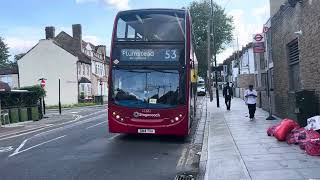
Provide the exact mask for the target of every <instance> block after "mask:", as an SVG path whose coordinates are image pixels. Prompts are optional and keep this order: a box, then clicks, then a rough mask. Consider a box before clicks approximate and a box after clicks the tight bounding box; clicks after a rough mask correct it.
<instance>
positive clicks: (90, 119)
mask: <svg viewBox="0 0 320 180" xmlns="http://www.w3.org/2000/svg"><path fill="white" fill-rule="evenodd" d="M104 116H106V114H102V115H99V116H96V117H92V118H89V119H86V120H83V121H79V122H75V123H73V124H68V125H66V126H62V127H58V128H55V129H51V130H48V131H45V132H41V133H39V134H36V135H34V137H37V136H41V135H44V134H48V133H50V132H53V131H57V130H60V129H68V128H72V127H75V126H77V125H81V124H84V123H88V122H91V121H94V120H97V119H99V118H101V117H104Z"/></svg>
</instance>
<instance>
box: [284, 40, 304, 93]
mask: <svg viewBox="0 0 320 180" xmlns="http://www.w3.org/2000/svg"><path fill="white" fill-rule="evenodd" d="M287 47H288V48H287V49H288V57H289V59H288V61H289V88H290V91H297V90H299V89H300V88H301V82H300V64H299V61H300V59H299V56H300V53H299V41H298V39H295V40H293V41H292V42H290V43H289V44H288V46H287Z"/></svg>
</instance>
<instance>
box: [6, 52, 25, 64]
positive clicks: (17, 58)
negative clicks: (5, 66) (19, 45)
mask: <svg viewBox="0 0 320 180" xmlns="http://www.w3.org/2000/svg"><path fill="white" fill-rule="evenodd" d="M24 55H26V53H20V54H16V55H14V59H13V61H10V62H9V63H10V64H9V65H10V66H11V67H14V66H18V60H19V59H21V58H22V57H23V56H24Z"/></svg>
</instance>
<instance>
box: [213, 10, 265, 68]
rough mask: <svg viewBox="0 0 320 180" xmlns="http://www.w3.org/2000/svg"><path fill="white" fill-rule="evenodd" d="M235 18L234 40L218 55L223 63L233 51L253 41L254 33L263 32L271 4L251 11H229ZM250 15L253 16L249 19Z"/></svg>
mask: <svg viewBox="0 0 320 180" xmlns="http://www.w3.org/2000/svg"><path fill="white" fill-rule="evenodd" d="M228 15H229V16H232V17H233V20H234V26H235V30H234V33H233V35H234V41H233V42H232V43H231V44H230V46H229V47H227V48H226V50H225V51H224V52H223V53H221V54H219V55H218V56H217V59H218V61H219V62H220V63H221V62H223V61H224V60H225V59H227V58H228V57H229V56H230V55H232V53H233V52H234V51H235V50H237V49H238V48H237V45H238V46H239V49H241V48H242V46H245V45H246V44H248V43H249V42H252V40H253V39H252V38H253V35H254V34H256V33H261V32H262V28H263V25H264V23H266V21H267V20H268V17H269V16H270V15H269V5H265V6H262V7H257V8H253V9H252V10H251V12H250V11H249V12H247V11H243V10H241V9H233V10H231V11H230V12H229V13H228ZM248 17H253V18H252V19H249V18H248Z"/></svg>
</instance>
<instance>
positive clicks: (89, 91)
mask: <svg viewBox="0 0 320 180" xmlns="http://www.w3.org/2000/svg"><path fill="white" fill-rule="evenodd" d="M87 88H88V92H87V93H88V95H91V85H90V84H87Z"/></svg>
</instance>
